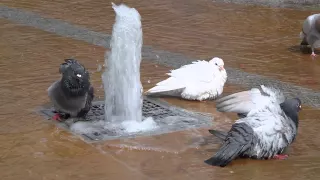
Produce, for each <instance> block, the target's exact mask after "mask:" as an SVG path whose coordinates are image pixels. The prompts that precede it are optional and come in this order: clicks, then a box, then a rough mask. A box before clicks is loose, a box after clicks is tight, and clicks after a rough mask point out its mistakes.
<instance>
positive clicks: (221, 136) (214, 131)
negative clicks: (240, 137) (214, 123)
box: [209, 129, 228, 140]
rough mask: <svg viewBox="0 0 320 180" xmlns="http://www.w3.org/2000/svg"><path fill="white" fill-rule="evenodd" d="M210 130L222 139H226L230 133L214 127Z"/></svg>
mask: <svg viewBox="0 0 320 180" xmlns="http://www.w3.org/2000/svg"><path fill="white" fill-rule="evenodd" d="M209 132H210V133H211V134H213V135H215V136H216V137H218V138H219V139H221V140H225V139H226V137H227V135H228V133H226V132H223V131H219V130H214V129H210V130H209Z"/></svg>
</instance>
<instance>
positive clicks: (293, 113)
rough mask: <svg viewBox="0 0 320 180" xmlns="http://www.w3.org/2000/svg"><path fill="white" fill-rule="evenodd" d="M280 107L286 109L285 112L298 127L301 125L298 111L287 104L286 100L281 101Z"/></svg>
mask: <svg viewBox="0 0 320 180" xmlns="http://www.w3.org/2000/svg"><path fill="white" fill-rule="evenodd" d="M280 107H281V109H282V110H283V111H284V113H285V114H286V115H287V116H288V117H289V118H290V119H291V120H292V121H293V123H294V124H295V126H296V128H298V125H299V116H298V112H297V111H296V110H294V109H292V106H286V104H285V102H283V103H281V104H280Z"/></svg>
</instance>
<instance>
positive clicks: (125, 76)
mask: <svg viewBox="0 0 320 180" xmlns="http://www.w3.org/2000/svg"><path fill="white" fill-rule="evenodd" d="M112 8H113V9H114V11H115V13H116V22H115V23H114V25H113V31H112V38H111V43H110V44H111V52H108V53H106V57H105V64H106V67H105V72H104V73H103V74H102V80H103V84H104V90H105V120H106V121H107V122H110V123H112V124H115V123H120V124H123V125H124V126H126V125H127V126H128V124H130V123H129V122H131V124H134V125H135V126H138V124H137V123H139V124H140V126H146V127H144V128H135V130H136V131H140V130H146V129H148V127H150V128H149V129H152V128H154V126H155V123H154V122H153V123H152V122H150V120H148V121H147V122H146V123H144V122H143V121H142V102H143V98H142V92H143V87H142V85H141V81H140V63H141V48H142V28H141V17H140V14H139V12H138V11H137V10H136V9H134V8H129V7H128V6H126V5H124V4H120V5H119V6H117V5H115V4H114V3H112ZM130 131H133V130H132V129H130Z"/></svg>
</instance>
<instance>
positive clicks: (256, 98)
mask: <svg viewBox="0 0 320 180" xmlns="http://www.w3.org/2000/svg"><path fill="white" fill-rule="evenodd" d="M217 110H218V111H221V112H236V113H238V115H239V116H240V117H241V118H240V119H238V120H237V121H236V122H235V123H234V124H233V125H232V127H231V129H230V130H229V132H228V133H225V132H221V131H218V130H209V132H210V133H212V134H214V135H216V136H217V137H219V138H220V139H221V140H223V144H222V146H221V148H220V149H219V150H218V152H217V153H216V154H215V155H214V156H213V157H212V158H210V159H208V160H206V161H205V162H206V163H207V164H210V165H213V166H221V167H224V166H226V165H228V164H229V163H230V162H231V161H232V160H234V159H235V158H237V157H251V158H255V159H269V158H278V159H283V158H284V157H287V155H281V153H282V152H283V151H284V150H285V149H286V148H287V147H288V146H289V145H290V144H291V143H292V142H293V141H294V139H295V137H296V135H297V129H298V123H299V117H298V112H299V111H300V110H301V101H300V99H299V98H293V99H285V97H284V95H283V94H282V93H281V92H280V91H278V90H276V89H273V88H268V87H265V86H263V85H262V86H261V89H258V88H253V89H251V90H249V91H242V92H238V93H235V94H231V95H228V96H225V97H223V98H220V99H218V100H217Z"/></svg>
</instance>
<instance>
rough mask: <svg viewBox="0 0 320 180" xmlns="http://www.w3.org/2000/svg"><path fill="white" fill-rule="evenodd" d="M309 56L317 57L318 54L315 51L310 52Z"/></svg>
mask: <svg viewBox="0 0 320 180" xmlns="http://www.w3.org/2000/svg"><path fill="white" fill-rule="evenodd" d="M310 56H311V57H313V58H314V57H317V56H318V55H317V54H316V53H314V52H312V53H311V55H310Z"/></svg>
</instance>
